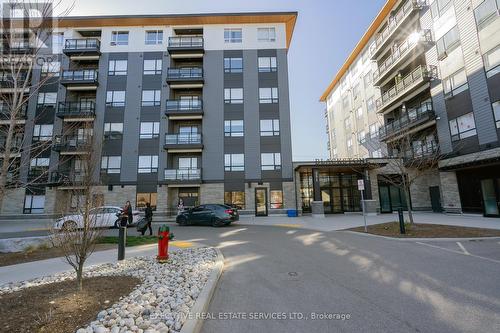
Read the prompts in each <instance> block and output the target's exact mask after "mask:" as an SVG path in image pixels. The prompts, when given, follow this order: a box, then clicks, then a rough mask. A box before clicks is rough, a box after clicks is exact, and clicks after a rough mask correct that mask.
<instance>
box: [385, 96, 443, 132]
mask: <svg viewBox="0 0 500 333" xmlns="http://www.w3.org/2000/svg"><path fill="white" fill-rule="evenodd" d="M434 118H435V114H434V109H433V107H432V103H431V102H426V103H423V104H422V105H420V106H419V107H417V108H411V109H409V110H408V112H407V113H406V114H405V115H404V116H402V117H400V118H398V119H396V120H394V121H392V122H391V123H388V124H386V125H385V126H382V127H380V129H379V138H380V139H386V138H388V137H390V136H391V135H394V134H397V133H399V132H401V131H402V130H407V129H408V128H409V127H411V126H414V125H417V124H421V123H423V122H424V121H425V120H431V119H434Z"/></svg>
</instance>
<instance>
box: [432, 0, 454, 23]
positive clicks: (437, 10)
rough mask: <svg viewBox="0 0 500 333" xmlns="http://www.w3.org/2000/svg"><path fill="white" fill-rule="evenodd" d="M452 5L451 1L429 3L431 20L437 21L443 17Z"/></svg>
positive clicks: (435, 0) (438, 0)
mask: <svg viewBox="0 0 500 333" xmlns="http://www.w3.org/2000/svg"><path fill="white" fill-rule="evenodd" d="M452 4H453V2H452V1H451V0H434V2H433V3H431V13H432V18H433V19H437V18H438V17H440V16H441V15H443V14H444V13H445V12H446V10H447V9H448V8H450V6H451V5H452Z"/></svg>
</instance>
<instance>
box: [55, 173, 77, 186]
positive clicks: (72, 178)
mask: <svg viewBox="0 0 500 333" xmlns="http://www.w3.org/2000/svg"><path fill="white" fill-rule="evenodd" d="M83 181H84V175H83V173H81V172H60V171H56V172H51V174H50V182H51V183H56V184H59V185H66V186H71V185H79V184H82V183H83Z"/></svg>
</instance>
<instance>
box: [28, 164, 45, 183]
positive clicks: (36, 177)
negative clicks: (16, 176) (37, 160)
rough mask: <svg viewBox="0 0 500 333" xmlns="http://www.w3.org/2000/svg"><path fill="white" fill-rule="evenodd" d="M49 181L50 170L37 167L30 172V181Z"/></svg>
mask: <svg viewBox="0 0 500 333" xmlns="http://www.w3.org/2000/svg"><path fill="white" fill-rule="evenodd" d="M48 180H49V168H48V167H37V168H32V169H30V170H29V171H28V181H29V182H34V183H46V182H47V181H48Z"/></svg>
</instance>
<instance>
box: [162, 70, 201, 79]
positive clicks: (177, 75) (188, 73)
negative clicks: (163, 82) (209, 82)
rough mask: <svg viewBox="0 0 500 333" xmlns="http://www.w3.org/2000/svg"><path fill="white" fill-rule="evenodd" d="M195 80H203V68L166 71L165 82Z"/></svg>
mask: <svg viewBox="0 0 500 333" xmlns="http://www.w3.org/2000/svg"><path fill="white" fill-rule="evenodd" d="M193 79H195V80H197V79H203V68H201V67H184V68H169V69H168V71H167V80H193Z"/></svg>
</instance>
